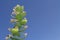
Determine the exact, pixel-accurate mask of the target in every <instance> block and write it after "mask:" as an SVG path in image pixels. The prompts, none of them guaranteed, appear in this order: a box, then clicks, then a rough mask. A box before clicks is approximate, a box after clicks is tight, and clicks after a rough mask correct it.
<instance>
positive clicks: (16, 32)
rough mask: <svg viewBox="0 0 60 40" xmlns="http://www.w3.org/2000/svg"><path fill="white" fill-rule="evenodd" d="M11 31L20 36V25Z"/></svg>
mask: <svg viewBox="0 0 60 40" xmlns="http://www.w3.org/2000/svg"><path fill="white" fill-rule="evenodd" d="M11 33H12V34H13V35H14V36H20V34H19V29H18V27H15V28H12V29H11Z"/></svg>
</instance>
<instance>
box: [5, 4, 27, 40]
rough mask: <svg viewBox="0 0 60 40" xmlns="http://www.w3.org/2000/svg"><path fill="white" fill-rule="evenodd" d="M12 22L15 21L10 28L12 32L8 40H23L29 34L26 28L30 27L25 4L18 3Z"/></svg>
mask: <svg viewBox="0 0 60 40" xmlns="http://www.w3.org/2000/svg"><path fill="white" fill-rule="evenodd" d="M11 16H12V19H11V20H10V22H11V23H14V27H13V28H8V30H9V31H10V32H11V34H9V35H7V37H6V38H5V39H6V40H23V39H25V37H26V36H27V33H25V30H26V29H27V28H28V26H27V19H26V17H25V16H26V12H25V11H24V6H20V5H17V6H15V7H14V8H13V12H12V15H11Z"/></svg>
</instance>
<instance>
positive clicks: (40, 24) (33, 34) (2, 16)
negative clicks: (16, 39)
mask: <svg viewBox="0 0 60 40" xmlns="http://www.w3.org/2000/svg"><path fill="white" fill-rule="evenodd" d="M17 4H19V5H24V6H25V11H26V12H27V19H28V20H29V21H28V26H29V28H28V29H27V30H26V32H27V33H28V37H27V38H26V40H60V0H0V40H5V37H6V35H7V34H9V33H10V32H9V31H8V28H9V27H11V23H10V19H11V16H10V15H11V12H12V9H13V7H14V6H16V5H17Z"/></svg>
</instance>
